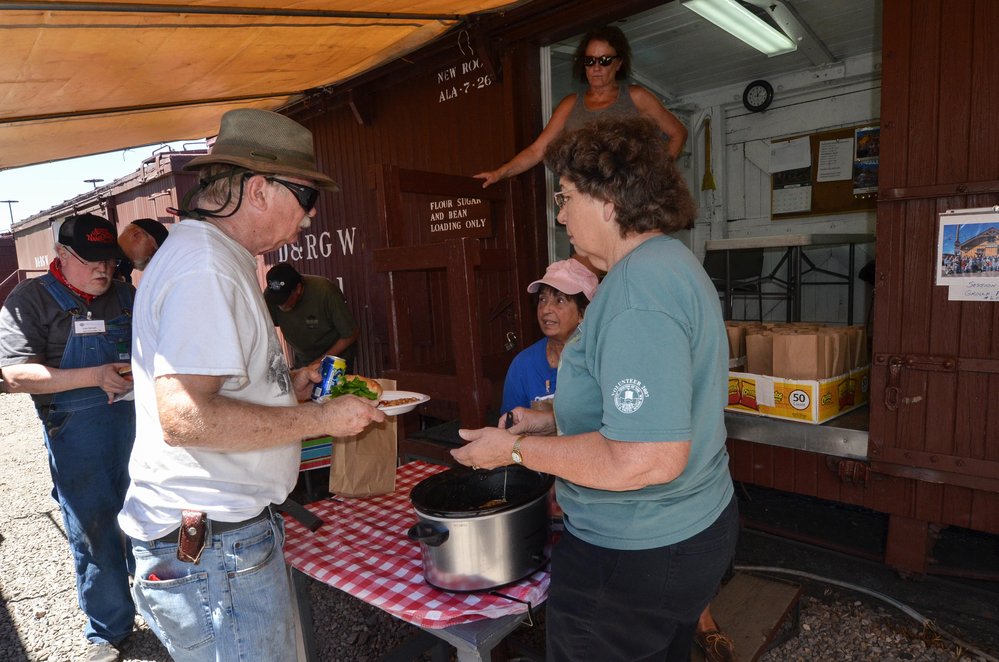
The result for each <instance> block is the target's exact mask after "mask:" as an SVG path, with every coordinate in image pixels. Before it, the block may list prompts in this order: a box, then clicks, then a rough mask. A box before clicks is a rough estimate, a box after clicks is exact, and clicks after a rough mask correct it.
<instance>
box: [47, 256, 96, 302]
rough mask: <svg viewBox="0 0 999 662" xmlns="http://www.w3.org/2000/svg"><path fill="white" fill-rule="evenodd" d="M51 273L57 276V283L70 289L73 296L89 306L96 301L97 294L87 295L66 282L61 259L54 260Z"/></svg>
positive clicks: (50, 266) (50, 268)
mask: <svg viewBox="0 0 999 662" xmlns="http://www.w3.org/2000/svg"><path fill="white" fill-rule="evenodd" d="M49 273H50V274H52V275H53V276H55V279H56V280H57V281H59V282H60V283H62V284H63V285H65V286H66V287H68V288H69V290H70V291H71V292H72V293H73V294H75V295H76V296H78V297H80V298H81V299H83V300H84V301H85V302H86V303H87V305H90V304H91V303H93V302H94V299H96V298H97V295H96V294H87V293H86V292H84V291H83V290H81V289H79V288H77V287H73V286H72V285H71V284H70V282H69V281H68V280H66V276H64V275H63V273H62V263H61V262H60V261H59V258H54V259H53V260H52V263H51V264H50V265H49Z"/></svg>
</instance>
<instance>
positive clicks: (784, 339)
mask: <svg viewBox="0 0 999 662" xmlns="http://www.w3.org/2000/svg"><path fill="white" fill-rule="evenodd" d="M773 361H774V371H773V375H774V377H781V378H783V379H820V377H819V375H820V374H821V372H822V366H821V361H822V357H821V355H820V351H819V334H818V333H815V332H807V331H802V332H800V333H793V332H790V333H775V334H774V358H773Z"/></svg>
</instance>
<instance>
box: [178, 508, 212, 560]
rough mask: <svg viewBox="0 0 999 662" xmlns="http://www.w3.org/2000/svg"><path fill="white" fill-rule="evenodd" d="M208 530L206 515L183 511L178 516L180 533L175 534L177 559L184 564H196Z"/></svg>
mask: <svg viewBox="0 0 999 662" xmlns="http://www.w3.org/2000/svg"><path fill="white" fill-rule="evenodd" d="M207 528H208V515H206V514H205V513H203V512H201V511H199V510H184V511H182V512H181V516H180V532H179V533H178V534H177V559H178V560H180V561H184V562H185V563H197V562H198V561H199V560H200V559H201V552H202V551H204V549H205V534H206V529H207Z"/></svg>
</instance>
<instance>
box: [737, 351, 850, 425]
mask: <svg viewBox="0 0 999 662" xmlns="http://www.w3.org/2000/svg"><path fill="white" fill-rule="evenodd" d="M869 392H870V366H869V365H865V366H863V367H860V368H855V369H853V370H850V371H849V372H847V373H844V374H842V375H837V376H836V377H830V378H829V379H820V380H809V379H781V378H779V377H768V376H766V375H754V374H752V373H748V372H729V373H728V406H726V407H725V411H734V412H739V413H742V414H753V415H756V416H770V417H772V418H786V419H789V420H792V421H801V422H803V423H824V422H826V421H828V420H830V419H832V418H836V417H837V416H839V415H841V414H845V413H846V412H848V411H850V410H851V409H856V408H857V407H860V406H861V405H863V404H866V403H867V400H868V397H869V395H870V393H869Z"/></svg>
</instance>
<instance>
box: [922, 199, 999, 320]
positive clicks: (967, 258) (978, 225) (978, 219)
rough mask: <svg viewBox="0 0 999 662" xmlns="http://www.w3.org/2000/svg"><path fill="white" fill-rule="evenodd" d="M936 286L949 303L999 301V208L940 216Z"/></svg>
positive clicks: (949, 213)
mask: <svg viewBox="0 0 999 662" xmlns="http://www.w3.org/2000/svg"><path fill="white" fill-rule="evenodd" d="M936 284H937V285H944V286H946V287H947V288H948V297H947V298H948V299H950V300H951V301H999V207H986V208H982V209H962V210H949V211H946V212H944V213H942V214H940V216H939V223H938V234H937V263H936Z"/></svg>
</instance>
